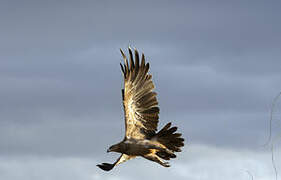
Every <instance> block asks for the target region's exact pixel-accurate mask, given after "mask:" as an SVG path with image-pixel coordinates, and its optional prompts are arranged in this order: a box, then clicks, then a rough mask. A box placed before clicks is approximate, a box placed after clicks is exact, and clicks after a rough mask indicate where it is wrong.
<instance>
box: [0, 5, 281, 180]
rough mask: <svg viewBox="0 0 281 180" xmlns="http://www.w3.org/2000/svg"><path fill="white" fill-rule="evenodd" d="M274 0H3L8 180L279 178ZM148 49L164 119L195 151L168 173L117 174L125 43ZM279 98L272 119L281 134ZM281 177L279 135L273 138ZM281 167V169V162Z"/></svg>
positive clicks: (0, 80)
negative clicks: (108, 166) (109, 166)
mask: <svg viewBox="0 0 281 180" xmlns="http://www.w3.org/2000/svg"><path fill="white" fill-rule="evenodd" d="M280 9H281V2H280V1H277V0H276V1H275V0H264V1H262V0H256V1H251V0H232V1H199V0H196V1H195V0H185V1H184V0H177V1H168V0H161V1H160V0H159V1H144V0H142V1H129V0H128V1H109V0H103V1H102V0H81V1H72V0H68V1H66V0H65V1H63V0H61V1H57V0H56V1H55V0H48V1H43V0H0V85H1V88H0V99H1V101H0V179H5V180H38V179H40V180H49V179H52V180H77V179H79V180H101V179H102V180H119V179H120V180H121V179H122V180H129V179H136V180H141V179H160V178H161V179H164V180H165V179H171V178H174V179H177V180H185V179H189V180H210V179H211V180H213V179H214V180H225V179H227V180H237V179H244V180H246V179H250V176H249V175H248V174H247V172H246V171H247V170H249V171H250V172H251V173H252V174H253V175H254V177H255V180H273V179H274V172H273V168H272V165H271V154H270V151H269V148H268V147H266V148H264V147H262V145H263V144H264V143H265V141H266V140H267V137H268V128H269V124H268V122H269V113H270V106H271V103H272V101H273V99H274V97H275V96H276V95H277V94H278V93H279V92H280V90H281V83H280V82H281V23H280V18H281V11H280ZM129 45H130V46H132V47H136V48H137V49H138V50H139V51H140V52H143V53H144V54H145V55H146V57H147V61H148V62H149V63H150V67H151V69H150V73H151V74H152V75H153V81H154V83H155V85H156V92H157V93H158V101H159V104H160V123H159V126H160V127H162V126H164V125H165V124H166V123H167V122H170V121H172V122H173V124H174V125H176V126H178V127H179V131H180V132H182V133H183V136H184V138H185V139H186V146H185V148H184V150H183V152H182V153H179V154H178V158H177V159H176V160H173V161H171V165H172V167H171V168H163V167H161V166H159V165H158V164H156V163H153V162H149V161H147V160H145V159H142V158H138V159H134V160H131V161H129V162H126V163H124V164H122V165H120V166H118V167H116V168H115V169H114V170H112V171H110V172H103V171H102V170H100V169H98V168H97V167H96V166H95V165H96V164H98V163H101V162H113V161H115V160H116V158H117V157H118V155H117V154H114V153H111V154H107V153H106V149H107V148H108V146H110V145H111V144H113V143H116V142H118V141H120V140H122V138H123V136H124V118H123V110H122V103H121V88H122V86H123V84H122V83H123V79H122V76H121V71H120V66H119V63H120V62H121V61H122V58H121V54H120V52H119V48H122V49H124V50H125V51H126V53H127V49H126V48H127V47H128V46H129ZM280 128H281V102H279V101H277V104H276V108H275V113H274V115H273V137H274V138H276V137H278V131H279V136H280ZM276 142H277V144H276V149H275V151H276V152H275V155H276V161H277V168H278V169H279V170H281V166H280V164H281V150H280V140H279V142H278V141H276ZM278 164H279V165H278Z"/></svg>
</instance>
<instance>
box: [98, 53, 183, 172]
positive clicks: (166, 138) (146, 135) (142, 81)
mask: <svg viewBox="0 0 281 180" xmlns="http://www.w3.org/2000/svg"><path fill="white" fill-rule="evenodd" d="M120 51H121V54H122V56H123V59H124V64H121V63H120V65H121V70H122V73H123V77H124V89H122V100H123V107H124V113H125V130H126V131H125V137H124V139H123V141H121V142H120V143H117V144H115V145H112V146H111V147H110V148H109V149H108V150H107V152H112V151H114V152H119V153H122V154H121V156H120V157H119V158H118V159H117V161H116V162H115V163H113V164H109V163H102V164H99V165H97V166H98V167H100V168H101V169H103V170H105V171H109V170H111V169H112V168H113V167H114V166H116V165H118V164H120V163H122V162H125V161H127V160H129V159H132V158H135V157H136V156H142V157H144V158H146V159H148V160H151V161H154V162H157V163H159V164H161V165H162V166H164V167H169V166H170V165H169V164H168V162H164V161H163V159H164V160H170V158H175V157H176V155H175V154H174V152H180V151H181V149H180V148H181V147H182V146H184V143H183V141H184V139H183V138H181V134H179V133H175V132H176V131H177V127H171V123H168V124H167V125H166V126H164V127H163V128H162V129H161V130H160V131H159V132H158V133H156V131H157V125H158V121H159V120H158V119H159V115H158V114H159V107H158V102H157V99H156V95H157V94H156V93H155V92H154V91H153V90H154V84H153V82H152V76H151V75H150V74H148V70H149V63H146V62H145V57H144V54H142V55H141V59H140V57H139V53H138V51H137V50H136V49H135V50H134V55H133V52H132V50H131V48H129V60H128V59H127V57H126V55H125V54H124V52H123V51H122V50H121V49H120ZM129 62H130V63H129Z"/></svg>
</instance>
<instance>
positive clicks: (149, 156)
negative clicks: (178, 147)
mask: <svg viewBox="0 0 281 180" xmlns="http://www.w3.org/2000/svg"><path fill="white" fill-rule="evenodd" d="M143 157H144V158H145V159H148V160H151V161H154V162H157V163H158V164H160V165H162V166H164V167H170V165H169V163H168V162H164V161H162V160H161V159H160V158H159V157H158V156H157V155H156V154H153V153H150V154H146V155H144V156H143Z"/></svg>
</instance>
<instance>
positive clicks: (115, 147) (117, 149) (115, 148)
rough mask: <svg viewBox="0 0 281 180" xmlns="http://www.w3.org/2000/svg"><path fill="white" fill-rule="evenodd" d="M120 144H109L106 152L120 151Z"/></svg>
mask: <svg viewBox="0 0 281 180" xmlns="http://www.w3.org/2000/svg"><path fill="white" fill-rule="evenodd" d="M120 149H121V148H120V144H114V145H112V146H110V147H109V148H108V149H107V151H106V152H120Z"/></svg>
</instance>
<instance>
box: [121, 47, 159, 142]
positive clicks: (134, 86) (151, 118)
mask: <svg viewBox="0 0 281 180" xmlns="http://www.w3.org/2000/svg"><path fill="white" fill-rule="evenodd" d="M120 51H121V54H122V56H123V59H124V67H123V65H121V70H122V73H123V76H124V90H123V93H122V94H123V106H124V111H125V112H124V113H125V127H126V133H125V137H126V138H136V139H144V138H148V137H150V136H151V135H152V134H155V132H156V131H157V125H158V119H159V115H158V114H159V107H158V102H157V98H156V95H157V94H156V93H155V92H153V90H154V84H153V82H152V76H151V75H150V74H148V70H149V63H146V62H145V56H144V54H142V56H141V62H140V57H139V53H138V51H137V50H136V49H134V55H133V52H132V50H131V48H129V61H130V64H129V63H128V60H127V57H126V56H125V54H124V52H123V51H122V50H121V49H120ZM134 59H135V61H134Z"/></svg>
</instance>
